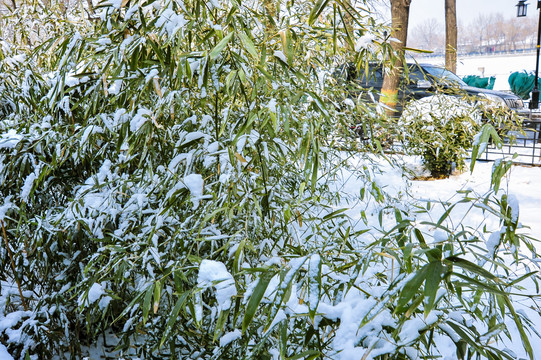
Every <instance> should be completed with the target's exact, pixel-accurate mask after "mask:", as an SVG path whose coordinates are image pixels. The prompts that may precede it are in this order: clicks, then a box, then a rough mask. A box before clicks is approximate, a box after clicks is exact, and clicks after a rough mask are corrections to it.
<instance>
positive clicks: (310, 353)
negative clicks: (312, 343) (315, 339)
mask: <svg viewBox="0 0 541 360" xmlns="http://www.w3.org/2000/svg"><path fill="white" fill-rule="evenodd" d="M320 355H321V353H320V352H319V351H317V350H307V351H303V352H301V353H300V354H296V355H293V356H291V357H288V358H287V360H297V359H315V358H317V357H319V356H320Z"/></svg>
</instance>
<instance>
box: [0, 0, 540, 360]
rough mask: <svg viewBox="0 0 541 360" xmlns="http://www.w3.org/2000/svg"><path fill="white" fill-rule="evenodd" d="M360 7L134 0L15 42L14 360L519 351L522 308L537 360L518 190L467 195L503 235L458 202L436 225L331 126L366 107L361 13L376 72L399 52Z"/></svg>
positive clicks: (10, 136) (5, 138)
mask: <svg viewBox="0 0 541 360" xmlns="http://www.w3.org/2000/svg"><path fill="white" fill-rule="evenodd" d="M348 4H349V3H347V2H342V1H317V2H316V3H315V4H313V3H312V2H307V1H296V2H293V1H287V2H285V1H284V2H276V7H275V8H274V10H273V7H272V6H268V5H269V3H260V2H258V1H253V2H251V1H225V0H224V1H219V0H216V1H203V0H185V1H146V2H143V1H141V2H135V1H132V0H127V1H116V0H115V1H111V2H106V3H103V4H101V5H99V6H93V7H92V8H88V7H86V8H85V9H83V11H82V14H84V16H81V17H80V18H79V21H80V22H81V23H78V22H76V21H66V26H65V27H62V31H59V33H58V34H56V35H55V36H50V37H45V38H40V37H39V36H38V37H37V39H41V40H40V41H41V43H40V44H39V46H38V45H36V44H31V45H28V46H29V48H27V49H26V50H25V49H19V48H16V47H15V46H13V44H10V43H9V42H7V43H6V45H5V46H4V45H3V47H2V52H1V53H0V56H1V57H0V60H1V62H0V76H1V79H2V83H1V84H0V132H1V139H0V192H1V198H0V199H1V200H0V220H1V228H2V229H1V230H2V233H1V237H2V245H1V246H2V248H1V252H0V269H1V272H0V279H1V280H2V283H1V286H2V288H1V296H0V339H1V340H2V343H3V344H6V346H7V349H8V351H9V352H10V353H11V354H12V355H13V356H14V357H15V358H24V357H25V356H28V357H30V358H31V359H43V358H54V357H61V358H62V357H65V356H67V354H69V355H70V356H71V357H74V358H77V357H82V356H84V354H85V352H84V351H86V349H88V347H89V346H91V347H92V346H95V345H96V344H102V350H103V351H105V350H107V351H111V352H112V353H113V354H114V355H111V356H116V357H124V358H130V357H131V358H145V359H153V358H176V359H240V358H253V359H271V358H272V359H301V358H305V359H329V358H330V359H361V358H363V359H370V358H395V359H405V358H410V359H418V358H432V357H434V356H439V355H441V354H446V353H445V351H447V350H446V349H448V348H449V347H451V348H452V349H453V350H452V351H453V352H454V354H455V355H456V356H457V357H459V358H466V357H467V358H471V357H490V358H510V356H509V355H508V354H507V353H506V352H504V351H502V350H501V349H500V347H498V344H499V341H500V340H502V339H505V338H507V337H508V336H509V332H508V331H507V324H508V322H506V321H508V320H509V319H511V320H512V321H513V322H514V323H515V324H516V326H518V328H519V329H520V334H521V338H522V342H523V344H524V348H525V349H526V351H527V352H528V354H529V355H530V356H532V354H531V347H530V346H529V339H530V338H531V336H532V335H531V333H527V332H526V331H527V329H530V328H531V326H529V325H530V324H528V322H527V320H526V319H525V317H524V316H523V315H522V313H521V312H518V311H515V309H514V303H513V298H512V296H511V293H512V292H513V291H515V292H519V290H520V288H519V286H520V283H521V281H522V280H525V279H526V280H533V281H536V277H535V276H534V275H532V272H530V271H528V272H526V273H524V274H525V275H524V276H521V275H523V274H520V275H517V274H519V273H520V271H522V270H524V269H526V268H528V267H529V266H534V265H535V263H533V262H531V261H530V260H529V259H531V257H532V256H535V248H534V247H533V246H532V245H531V242H530V241H529V239H528V237H526V236H525V235H521V234H520V233H519V230H520V229H521V225H520V223H519V222H518V213H517V211H516V206H514V202H513V201H512V199H511V200H510V199H508V198H506V197H504V196H501V195H498V196H499V197H495V196H494V191H489V192H488V193H487V194H486V195H484V196H473V195H472V194H470V196H469V197H468V198H467V203H469V204H471V206H472V209H475V208H481V209H482V210H483V211H485V212H486V218H487V219H488V218H491V219H496V220H501V222H502V225H501V228H500V229H498V231H497V232H494V234H496V235H493V236H490V234H489V231H490V229H487V227H486V226H485V227H483V225H482V224H478V226H476V227H468V226H466V225H462V224H461V225H458V226H451V225H452V224H450V223H449V221H448V218H449V217H450V215H451V213H452V210H453V205H451V204H443V205H442V206H444V207H445V211H444V213H443V215H441V217H439V218H438V220H435V221H434V222H430V221H428V222H424V223H419V222H417V221H416V220H415V218H414V215H415V214H417V213H420V212H424V213H428V214H431V206H426V207H424V208H420V207H419V206H418V205H415V204H410V203H406V202H405V203H400V202H399V200H400V199H394V198H392V197H390V196H388V195H387V194H386V193H385V191H384V189H383V188H382V187H381V186H379V185H378V183H377V182H376V181H375V180H374V179H373V174H374V173H375V172H377V171H378V169H377V166H376V165H375V164H374V163H372V162H371V160H370V159H371V157H370V156H368V155H366V156H364V155H361V159H362V165H361V166H360V167H358V168H355V167H353V166H352V165H351V162H350V160H351V158H352V157H353V155H352V154H346V153H344V152H339V151H337V150H336V149H335V147H334V146H333V145H334V144H333V143H332V142H330V141H331V140H329V139H333V136H332V135H333V134H335V133H336V129H337V127H340V126H345V125H346V124H347V122H348V117H347V113H346V112H340V111H339V109H340V108H341V107H340V106H337V105H336V104H334V101H335V100H334V99H340V98H342V99H343V98H344V97H343V96H341V95H340V91H342V89H340V87H339V86H337V84H336V80H335V79H333V77H332V76H328V75H329V74H331V73H332V69H333V67H334V66H336V65H337V64H339V63H341V62H344V61H345V58H344V57H343V54H344V51H345V50H344V49H348V48H349V49H353V48H355V44H354V41H353V36H354V34H353V33H351V28H347V27H344V26H343V22H342V19H344V18H345V17H353V19H354V23H355V25H354V26H353V28H355V31H356V34H355V36H361V35H362V36H363V39H364V40H363V42H362V44H364V45H363V46H362V47H360V48H358V49H357V50H358V52H357V56H356V61H357V63H358V64H359V66H362V63H363V62H366V61H369V60H370V59H371V58H373V57H377V56H378V55H381V54H385V57H386V58H388V57H389V55H390V54H389V52H390V51H391V50H390V49H391V47H390V46H389V43H388V42H385V41H384V37H385V36H384V34H385V29H384V28H383V27H381V26H378V25H376V23H375V21H374V19H373V18H372V17H371V16H370V14H369V13H365V12H364V11H363V10H358V9H355V8H353V7H351V6H350V5H348ZM94 5H96V4H94ZM265 5H267V6H265ZM11 20H12V21H15V20H14V19H11ZM20 26H25V24H21V25H20ZM11 29H14V30H12V31H17V26H15V27H12V28H11ZM367 39H369V40H367ZM346 44H348V46H347V47H346V46H344V45H346ZM30 47H31V48H30ZM21 55H25V58H24V59H23V58H22V57H20V56H21ZM381 57H383V56H381ZM367 109H368V108H367ZM486 134H488V135H490V134H491V133H490V131H489V130H487V131H486V132H485V135H486ZM485 135H483V136H481V137H480V141H479V144H481V143H483V141H485V140H486V139H485V138H486V136H488V135H486V136H485ZM355 156H356V157H358V154H355ZM506 166H507V163H505V162H502V163H500V166H499V167H497V170H498V169H499V170H498V171H495V174H496V176H495V179H501V177H502V176H503V174H504V173H505V171H504V170H505V169H506ZM345 175H347V176H349V177H350V178H353V179H355V180H356V183H357V184H358V186H359V190H358V193H357V195H356V196H355V197H351V195H349V196H346V195H344V192H343V190H342V187H341V186H342V185H341V184H343V183H344V176H345ZM494 190H497V186H496V189H494ZM434 228H437V229H439V232H438V235H434ZM488 236H490V242H488V243H489V244H490V246H485V245H484V243H483V240H484V238H485V237H488ZM427 237H433V238H434V241H427ZM524 245H527V246H529V248H530V250H531V252H532V254H533V255H530V254H528V256H526V255H524V253H523V252H522V251H521V246H524ZM505 249H508V250H509V251H510V252H511V254H512V255H513V256H512V257H511V258H510V259H507V258H505V257H503V256H502V253H503V252H504V251H506V250H505ZM521 296H522V295H521ZM102 339H105V342H106V344H104V343H103V341H102ZM108 345H109V346H111V345H112V346H113V347H115V348H116V352H113V350H112V349H111V348H110V347H108ZM2 346H3V345H2ZM0 350H1V349H0Z"/></svg>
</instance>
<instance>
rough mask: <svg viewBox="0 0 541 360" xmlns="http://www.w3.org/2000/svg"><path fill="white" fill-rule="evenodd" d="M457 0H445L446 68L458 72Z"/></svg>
mask: <svg viewBox="0 0 541 360" xmlns="http://www.w3.org/2000/svg"><path fill="white" fill-rule="evenodd" d="M456 49H457V26H456V0H445V67H446V68H447V70H450V71H452V72H456V57H457V55H456Z"/></svg>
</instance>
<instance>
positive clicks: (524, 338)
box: [504, 296, 534, 360]
mask: <svg viewBox="0 0 541 360" xmlns="http://www.w3.org/2000/svg"><path fill="white" fill-rule="evenodd" d="M504 299H505V304H506V305H507V308H508V309H509V311H510V312H511V315H513V320H514V321H515V325H516V326H517V329H518V332H519V333H520V338H521V340H522V346H524V350H526V353H527V354H528V355H529V356H530V360H534V355H533V349H532V345H531V344H530V339H529V338H528V335H527V334H526V331H524V326H523V325H522V321H521V320H520V318H519V317H518V315H517V313H516V311H515V308H514V307H513V303H511V299H509V297H507V296H506V297H505V298H504Z"/></svg>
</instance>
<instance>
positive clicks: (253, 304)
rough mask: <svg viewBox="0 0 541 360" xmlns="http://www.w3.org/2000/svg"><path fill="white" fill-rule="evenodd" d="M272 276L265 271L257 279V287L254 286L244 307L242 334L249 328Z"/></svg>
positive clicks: (271, 273) (269, 272) (272, 274)
mask: <svg viewBox="0 0 541 360" xmlns="http://www.w3.org/2000/svg"><path fill="white" fill-rule="evenodd" d="M273 276H274V273H273V272H271V271H266V272H265V273H263V274H261V276H260V277H259V281H258V282H257V285H256V286H255V289H254V291H253V292H252V295H251V296H250V300H249V301H248V305H246V313H245V314H244V319H242V332H243V333H244V332H245V331H246V329H248V326H250V324H251V322H252V320H253V318H254V315H255V313H256V311H257V308H258V307H259V303H261V299H263V295H265V291H266V290H267V287H268V286H269V282H270V280H271V279H272V277H273Z"/></svg>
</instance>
